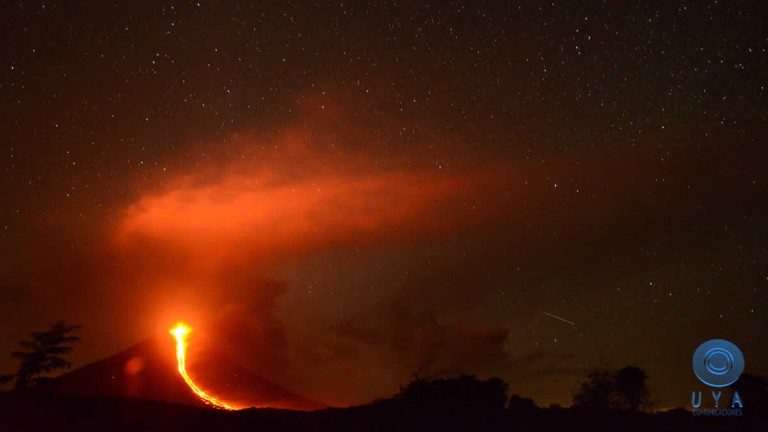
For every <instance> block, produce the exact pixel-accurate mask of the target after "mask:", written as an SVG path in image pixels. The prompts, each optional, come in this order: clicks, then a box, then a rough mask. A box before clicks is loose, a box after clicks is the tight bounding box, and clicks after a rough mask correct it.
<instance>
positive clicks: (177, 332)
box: [168, 323, 238, 410]
mask: <svg viewBox="0 0 768 432" xmlns="http://www.w3.org/2000/svg"><path fill="white" fill-rule="evenodd" d="M191 331H192V329H191V328H189V327H187V326H186V325H184V323H177V324H176V327H174V328H172V329H170V330H169V331H168V332H169V333H170V334H172V335H173V336H174V337H175V338H176V361H177V362H178V364H179V374H181V377H182V378H184V381H185V382H186V383H187V385H188V386H189V388H190V389H192V391H193V392H195V394H196V395H197V396H198V397H200V399H202V400H204V401H205V402H206V403H209V404H211V405H213V406H215V407H218V408H223V409H225V410H236V409H238V408H237V407H236V406H234V405H230V404H228V403H226V402H222V401H220V400H218V399H216V398H215V397H213V396H211V395H209V394H208V393H206V392H204V391H203V390H202V389H201V388H200V387H198V386H197V384H195V383H194V381H192V378H190V377H189V375H188V374H187V362H186V353H187V337H188V336H189V333H190V332H191Z"/></svg>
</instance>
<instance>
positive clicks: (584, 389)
mask: <svg viewBox="0 0 768 432" xmlns="http://www.w3.org/2000/svg"><path fill="white" fill-rule="evenodd" d="M615 389H616V380H615V377H614V376H613V374H612V373H610V372H608V371H605V370H595V371H592V372H590V373H589V375H587V380H586V381H584V382H583V383H581V385H579V387H578V389H577V390H576V392H575V394H574V395H573V406H575V407H589V408H601V409H611V408H615V407H616V401H615V400H614V399H615V397H616V391H615Z"/></svg>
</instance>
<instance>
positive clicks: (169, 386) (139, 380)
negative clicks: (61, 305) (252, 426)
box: [51, 336, 324, 410]
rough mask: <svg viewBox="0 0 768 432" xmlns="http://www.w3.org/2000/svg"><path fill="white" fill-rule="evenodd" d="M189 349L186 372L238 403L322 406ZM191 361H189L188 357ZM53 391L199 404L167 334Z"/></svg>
mask: <svg viewBox="0 0 768 432" xmlns="http://www.w3.org/2000/svg"><path fill="white" fill-rule="evenodd" d="M192 353H193V354H194V358H192V359H190V358H189V357H190V354H189V353H188V362H187V370H188V372H189V374H190V376H191V377H192V379H193V380H194V381H195V383H196V384H198V385H199V386H200V387H202V388H203V389H204V390H205V391H206V392H208V393H210V394H211V395H214V396H216V397H217V398H219V399H221V400H224V401H226V402H228V403H232V404H235V405H237V406H238V407H242V408H248V407H274V408H286V409H296V410H313V409H319V408H323V407H324V405H323V404H321V403H319V402H316V401H313V400H310V399H307V398H304V397H302V396H299V395H297V394H295V393H293V392H291V391H289V390H287V389H285V388H283V387H281V386H280V385H278V384H275V383H273V382H271V381H269V380H267V379H265V378H263V377H261V376H259V375H257V374H255V373H253V372H251V371H250V370H248V369H247V368H245V367H243V366H241V365H239V364H237V363H235V362H233V361H231V360H229V359H227V358H225V357H223V356H220V355H217V354H216V353H215V352H200V351H199V350H196V351H195V350H193V351H192ZM190 360H191V361H190ZM51 390H53V391H56V392H59V393H65V394H72V395H80V396H102V395H106V396H121V397H132V398H142V399H152V400H158V401H164V402H175V403H183V404H187V405H194V406H203V405H205V403H204V402H203V401H201V400H200V399H199V398H198V397H197V395H195V394H194V393H193V392H192V390H191V389H190V388H189V387H188V386H187V385H186V383H185V382H184V380H183V379H182V377H181V376H180V375H179V373H178V370H177V366H176V352H175V344H174V342H173V339H172V338H171V337H170V336H167V337H163V336H158V337H154V338H150V339H147V340H145V341H143V342H140V343H138V344H136V345H134V346H132V347H130V348H128V349H126V350H124V351H121V352H119V353H117V354H115V355H112V356H110V357H107V358H105V359H102V360H99V361H96V362H94V363H91V364H88V365H86V366H83V367H81V368H79V369H76V370H73V371H71V372H69V373H66V374H64V375H62V376H60V377H59V379H58V380H57V382H56V384H55V385H53V386H52V387H51Z"/></svg>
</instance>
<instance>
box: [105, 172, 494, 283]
mask: <svg viewBox="0 0 768 432" xmlns="http://www.w3.org/2000/svg"><path fill="white" fill-rule="evenodd" d="M239 171H243V170H236V169H232V170H230V171H229V172H225V173H223V174H221V175H219V176H217V178H214V179H208V180H206V181H195V180H189V179H188V180H187V181H182V182H179V183H178V184H176V185H175V186H173V187H169V188H167V189H166V190H164V191H160V192H155V193H149V194H146V195H144V196H143V197H141V198H140V199H139V200H138V201H137V202H135V203H134V204H133V205H131V206H130V207H129V208H128V209H127V210H126V211H125V213H124V216H123V218H122V220H121V221H120V224H119V226H118V231H117V232H118V234H117V239H118V241H119V243H120V244H121V245H123V246H129V247H130V246H131V245H134V246H135V245H137V244H138V245H141V247H145V246H147V243H149V244H150V245H152V246H153V247H154V248H155V250H159V249H162V250H164V251H165V252H171V253H172V254H177V255H179V256H184V257H187V258H188V259H193V260H195V262H196V265H197V266H198V268H205V267H216V265H217V263H220V262H222V261H227V260H232V259H236V258H238V257H242V256H243V255H247V256H248V257H249V258H253V257H270V258H274V257H278V256H283V255H285V254H295V253H297V252H298V253H301V252H304V251H312V250H315V249H317V248H318V247H323V246H329V245H330V246H332V245H338V244H352V243H353V244H355V245H362V244H366V243H370V242H374V241H387V240H392V239H393V238H403V237H410V236H412V235H428V234H430V233H435V232H438V231H441V230H445V229H450V228H452V227H454V226H455V225H456V223H457V222H458V221H461V220H466V219H470V218H471V217H472V216H473V214H472V212H473V207H474V205H473V202H474V201H475V200H476V197H475V196H474V194H475V193H476V192H477V189H481V188H486V189H487V187H488V185H489V184H490V181H489V179H488V178H487V177H486V176H484V175H483V174H477V173H458V174H454V175H446V174H445V173H444V172H441V171H439V170H434V169H433V170H411V171H405V170H391V171H379V172H376V171H374V170H364V169H358V170H354V171H352V172H341V173H330V172H316V173H313V172H309V173H302V174H299V175H297V176H292V175H290V174H289V175H285V176H282V177H276V176H275V175H274V174H273V173H270V172H266V171H265V170H257V169H253V170H252V172H250V173H243V172H239ZM474 216H475V217H478V216H479V217H487V211H486V212H483V214H482V215H480V214H475V215H474ZM158 248H159V249H158ZM200 258H202V259H200Z"/></svg>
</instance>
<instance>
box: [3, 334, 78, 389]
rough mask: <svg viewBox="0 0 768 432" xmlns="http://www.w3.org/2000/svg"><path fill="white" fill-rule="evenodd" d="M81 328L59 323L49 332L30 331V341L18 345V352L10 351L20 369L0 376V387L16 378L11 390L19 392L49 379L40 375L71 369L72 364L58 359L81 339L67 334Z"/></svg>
mask: <svg viewBox="0 0 768 432" xmlns="http://www.w3.org/2000/svg"><path fill="white" fill-rule="evenodd" d="M80 327H82V326H79V325H70V324H67V323H66V322H64V321H59V322H55V323H51V324H50V329H49V330H48V331H44V332H33V333H32V339H31V340H23V341H21V342H19V346H20V347H21V349H20V350H18V351H12V352H11V357H13V358H15V359H19V360H20V363H19V370H18V371H17V372H16V373H15V374H13V375H2V376H0V384H7V383H9V382H11V381H13V380H14V379H15V380H16V383H15V384H14V386H13V389H14V390H16V391H19V390H23V389H25V388H27V387H30V386H33V385H35V384H39V383H41V382H44V381H48V380H50V378H46V377H40V375H42V374H45V373H48V372H51V371H53V370H56V369H63V368H67V369H68V368H70V367H72V364H71V363H70V362H68V361H66V360H64V359H63V358H62V357H61V356H62V355H64V354H68V353H69V352H70V351H72V347H71V346H69V344H71V343H73V342H77V341H79V340H80V338H79V337H77V336H70V333H72V332H73V331H74V330H77V329H79V328H80Z"/></svg>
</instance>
